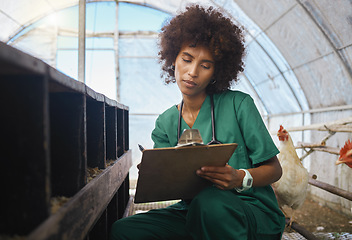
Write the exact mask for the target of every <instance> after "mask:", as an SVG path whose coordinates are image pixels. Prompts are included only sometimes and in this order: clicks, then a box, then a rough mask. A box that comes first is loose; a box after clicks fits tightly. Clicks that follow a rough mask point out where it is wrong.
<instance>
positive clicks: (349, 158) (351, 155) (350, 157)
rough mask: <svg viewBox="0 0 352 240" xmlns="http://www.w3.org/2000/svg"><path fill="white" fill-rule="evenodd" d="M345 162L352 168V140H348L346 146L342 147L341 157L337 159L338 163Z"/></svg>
mask: <svg viewBox="0 0 352 240" xmlns="http://www.w3.org/2000/svg"><path fill="white" fill-rule="evenodd" d="M341 163H345V164H346V165H347V166H349V167H350V168H352V142H351V140H348V141H346V143H345V146H343V147H342V148H341V149H340V157H339V159H338V160H337V161H336V165H338V164H341Z"/></svg>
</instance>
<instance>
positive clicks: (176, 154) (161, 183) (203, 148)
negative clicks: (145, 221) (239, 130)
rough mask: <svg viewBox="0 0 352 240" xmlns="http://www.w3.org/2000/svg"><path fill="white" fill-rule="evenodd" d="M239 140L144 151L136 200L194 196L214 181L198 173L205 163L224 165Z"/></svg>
mask: <svg viewBox="0 0 352 240" xmlns="http://www.w3.org/2000/svg"><path fill="white" fill-rule="evenodd" d="M237 146H238V145H237V143H230V144H216V145H197V146H184V147H172V148H156V149H146V150H143V155H142V161H141V164H140V167H139V177H138V180H137V188H136V195H135V200H134V202H135V203H146V202H157V201H166V200H176V199H192V198H193V197H194V196H196V195H197V194H198V193H199V192H200V191H201V190H202V189H204V188H206V187H208V186H211V185H212V183H211V182H210V181H208V180H206V179H204V178H201V177H199V176H198V175H197V174H196V170H198V169H200V168H201V167H203V166H225V164H226V163H227V162H228V160H229V159H230V157H231V156H232V154H233V153H234V151H235V150H236V148H237Z"/></svg>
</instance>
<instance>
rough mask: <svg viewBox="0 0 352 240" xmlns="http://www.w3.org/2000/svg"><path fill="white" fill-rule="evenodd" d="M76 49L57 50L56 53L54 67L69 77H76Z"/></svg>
mask: <svg viewBox="0 0 352 240" xmlns="http://www.w3.org/2000/svg"><path fill="white" fill-rule="evenodd" d="M77 59H78V51H77V50H67V51H58V52H57V55H56V68H57V69H58V70H60V71H61V72H63V73H65V74H66V75H68V76H70V77H71V78H74V79H77V78H78V61H77Z"/></svg>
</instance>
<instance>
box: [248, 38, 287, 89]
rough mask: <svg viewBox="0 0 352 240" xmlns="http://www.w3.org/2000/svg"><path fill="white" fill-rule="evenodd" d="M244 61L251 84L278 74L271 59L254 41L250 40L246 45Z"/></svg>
mask: <svg viewBox="0 0 352 240" xmlns="http://www.w3.org/2000/svg"><path fill="white" fill-rule="evenodd" d="M245 63H246V67H245V74H246V75H247V76H248V77H249V79H250V80H251V82H252V84H253V85H257V84H260V83H261V82H264V81H266V80H268V79H273V78H274V77H275V76H277V75H279V74H280V71H279V70H278V68H277V66H276V65H275V63H274V62H273V60H272V59H271V58H270V57H269V56H268V55H267V54H266V52H265V51H264V50H263V48H262V47H261V46H260V45H259V44H258V43H257V42H255V41H253V42H251V44H250V45H248V47H247V56H246V59H245Z"/></svg>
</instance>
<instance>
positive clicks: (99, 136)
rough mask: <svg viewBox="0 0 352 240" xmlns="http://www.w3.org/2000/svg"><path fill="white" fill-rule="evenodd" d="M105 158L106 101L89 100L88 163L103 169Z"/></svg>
mask: <svg viewBox="0 0 352 240" xmlns="http://www.w3.org/2000/svg"><path fill="white" fill-rule="evenodd" d="M115 159H116V158H115ZM105 160H106V140H105V103H104V102H97V101H92V100H87V165H88V167H91V168H95V167H98V168H99V169H103V168H105V164H106V161H105Z"/></svg>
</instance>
